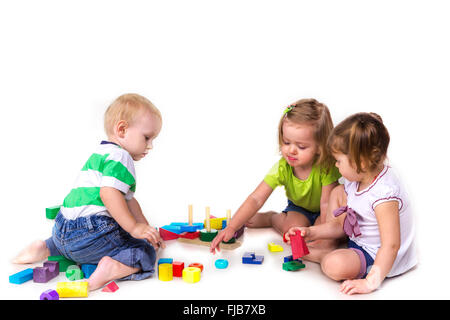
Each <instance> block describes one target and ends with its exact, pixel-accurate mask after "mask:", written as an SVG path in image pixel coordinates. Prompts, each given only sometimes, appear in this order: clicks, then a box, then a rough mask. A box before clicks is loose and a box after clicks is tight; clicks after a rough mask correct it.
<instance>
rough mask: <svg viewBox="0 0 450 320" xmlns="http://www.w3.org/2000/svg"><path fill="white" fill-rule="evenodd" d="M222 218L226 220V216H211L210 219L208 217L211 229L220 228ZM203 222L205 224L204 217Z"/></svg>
mask: <svg viewBox="0 0 450 320" xmlns="http://www.w3.org/2000/svg"><path fill="white" fill-rule="evenodd" d="M223 220H227V218H211V219H209V223H210V226H211V229H216V230H222V221H223ZM203 223H204V224H205V226H206V219H205V221H204V222H203Z"/></svg>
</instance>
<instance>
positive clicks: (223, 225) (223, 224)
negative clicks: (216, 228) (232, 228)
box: [222, 220, 227, 230]
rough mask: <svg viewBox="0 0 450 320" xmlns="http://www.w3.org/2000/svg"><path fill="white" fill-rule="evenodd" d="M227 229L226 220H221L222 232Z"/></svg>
mask: <svg viewBox="0 0 450 320" xmlns="http://www.w3.org/2000/svg"><path fill="white" fill-rule="evenodd" d="M226 227H227V220H222V230H223V229H225V228H226Z"/></svg>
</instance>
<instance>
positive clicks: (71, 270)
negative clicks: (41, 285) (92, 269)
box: [66, 265, 84, 281]
mask: <svg viewBox="0 0 450 320" xmlns="http://www.w3.org/2000/svg"><path fill="white" fill-rule="evenodd" d="M66 277H67V279H69V280H70V281H75V280H81V279H83V278H84V274H83V271H81V269H80V267H79V266H75V265H72V266H68V267H67V270H66Z"/></svg>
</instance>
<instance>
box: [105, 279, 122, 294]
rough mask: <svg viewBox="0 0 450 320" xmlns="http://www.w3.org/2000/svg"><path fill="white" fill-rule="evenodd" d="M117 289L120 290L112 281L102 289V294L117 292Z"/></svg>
mask: <svg viewBox="0 0 450 320" xmlns="http://www.w3.org/2000/svg"><path fill="white" fill-rule="evenodd" d="M117 289H119V286H118V285H117V284H116V283H115V282H114V281H111V282H110V283H108V284H107V285H106V286H105V287H104V288H103V289H102V292H116V291H117Z"/></svg>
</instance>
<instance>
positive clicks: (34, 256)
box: [12, 240, 50, 264]
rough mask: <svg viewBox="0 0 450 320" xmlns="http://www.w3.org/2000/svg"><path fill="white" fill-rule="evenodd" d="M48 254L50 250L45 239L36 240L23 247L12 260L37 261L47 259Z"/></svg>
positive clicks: (15, 261)
mask: <svg viewBox="0 0 450 320" xmlns="http://www.w3.org/2000/svg"><path fill="white" fill-rule="evenodd" d="M48 256H50V250H49V249H48V248H47V245H46V244H45V241H43V240H36V241H34V242H33V243H31V244H30V245H29V246H28V247H26V248H25V249H23V250H22V252H20V253H19V254H18V255H17V256H16V257H15V258H14V259H13V260H12V263H20V264H22V263H35V262H39V261H42V260H45V259H47V258H48Z"/></svg>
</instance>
